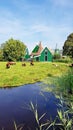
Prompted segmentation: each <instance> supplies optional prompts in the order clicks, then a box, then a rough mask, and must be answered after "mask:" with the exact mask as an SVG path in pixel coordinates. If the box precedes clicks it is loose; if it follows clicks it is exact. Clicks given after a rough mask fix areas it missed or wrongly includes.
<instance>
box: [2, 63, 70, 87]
mask: <svg viewBox="0 0 73 130" xmlns="http://www.w3.org/2000/svg"><path fill="white" fill-rule="evenodd" d="M68 69H69V67H68V65H67V64H64V63H54V62H35V63H34V65H33V66H31V65H30V63H29V62H26V66H22V63H21V62H16V65H11V66H10V68H9V69H6V62H0V87H13V86H20V85H24V84H30V83H35V82H39V81H43V80H44V79H46V78H47V77H53V78H54V77H57V76H61V75H62V74H63V73H65V72H66V71H68Z"/></svg>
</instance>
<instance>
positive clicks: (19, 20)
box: [0, 0, 73, 49]
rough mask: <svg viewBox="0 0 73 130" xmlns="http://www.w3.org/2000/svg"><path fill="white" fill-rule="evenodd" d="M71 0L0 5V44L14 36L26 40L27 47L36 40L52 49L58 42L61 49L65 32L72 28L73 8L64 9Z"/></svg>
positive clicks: (15, 2) (13, 2)
mask: <svg viewBox="0 0 73 130" xmlns="http://www.w3.org/2000/svg"><path fill="white" fill-rule="evenodd" d="M70 2H71V3H72V0H70ZM71 3H69V0H45V2H42V0H40V3H39V0H38V1H37V3H35V1H34V2H31V1H30V0H25V1H24V0H21V1H20V0H13V1H11V3H10V4H11V8H10V6H6V8H5V7H3V6H2V7H1V8H0V43H2V42H4V41H6V40H8V39H9V38H10V37H13V38H15V39H19V40H21V41H23V42H25V43H26V44H27V46H28V47H29V48H30V49H31V48H32V47H33V45H34V44H35V43H36V42H38V41H39V40H41V41H43V42H44V45H47V46H48V47H49V46H51V48H54V47H55V44H56V43H58V45H59V47H60V48H61V47H62V46H63V44H64V41H65V40H66V37H67V36H68V34H69V33H71V32H72V31H73V17H72V14H73V11H72V8H71V9H70V10H67V9H68V7H71V6H69V4H70V5H71ZM40 5H41V6H40ZM56 7H57V8H56ZM59 7H60V9H59ZM63 7H65V9H64V8H63Z"/></svg>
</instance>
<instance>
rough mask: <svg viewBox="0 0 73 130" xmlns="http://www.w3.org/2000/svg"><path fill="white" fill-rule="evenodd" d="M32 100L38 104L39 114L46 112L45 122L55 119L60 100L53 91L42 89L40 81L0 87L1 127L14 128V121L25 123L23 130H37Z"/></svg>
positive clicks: (11, 129)
mask: <svg viewBox="0 0 73 130" xmlns="http://www.w3.org/2000/svg"><path fill="white" fill-rule="evenodd" d="M30 101H32V102H33V104H34V106H35V105H36V104H37V108H38V114H39V116H41V115H42V114H43V113H45V112H46V115H45V117H44V118H43V122H44V121H45V120H47V119H50V117H52V119H54V118H55V117H56V114H57V105H56V104H57V103H58V100H57V99H56V98H55V96H54V94H53V93H48V92H43V94H42V92H41V91H40V83H36V84H29V85H24V86H21V87H16V88H12V89H8V88H7V89H0V129H2V127H3V128H4V130H14V125H13V122H14V121H15V122H16V124H17V125H19V124H21V125H23V130H30V129H31V130H35V125H36V121H35V118H34V114H33V112H32V111H30V109H29V107H28V106H29V104H30Z"/></svg>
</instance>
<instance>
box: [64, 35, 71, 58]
mask: <svg viewBox="0 0 73 130" xmlns="http://www.w3.org/2000/svg"><path fill="white" fill-rule="evenodd" d="M63 55H68V56H71V57H72V58H73V33H71V34H70V35H69V36H68V37H67V40H66V41H65V43H64V46H63Z"/></svg>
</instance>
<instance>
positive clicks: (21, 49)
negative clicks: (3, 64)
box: [3, 38, 26, 61]
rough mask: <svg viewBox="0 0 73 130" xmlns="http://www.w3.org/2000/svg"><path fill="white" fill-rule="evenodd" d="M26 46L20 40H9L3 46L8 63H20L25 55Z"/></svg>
mask: <svg viewBox="0 0 73 130" xmlns="http://www.w3.org/2000/svg"><path fill="white" fill-rule="evenodd" d="M25 49H26V46H25V44H24V43H23V42H21V41H19V40H14V39H13V38H11V39H9V40H8V41H6V42H5V43H4V44H3V56H4V59H5V60H8V61H19V60H20V59H21V58H22V57H23V56H24V55H25Z"/></svg>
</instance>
